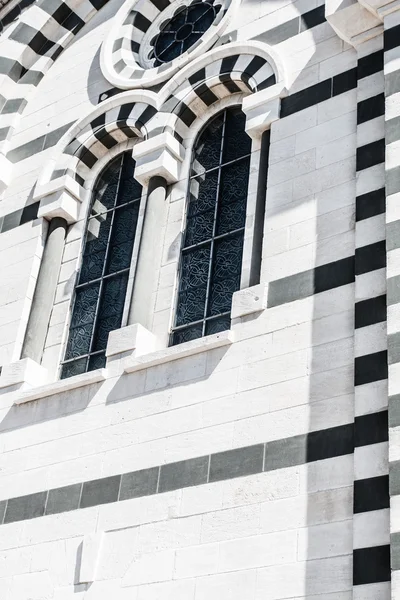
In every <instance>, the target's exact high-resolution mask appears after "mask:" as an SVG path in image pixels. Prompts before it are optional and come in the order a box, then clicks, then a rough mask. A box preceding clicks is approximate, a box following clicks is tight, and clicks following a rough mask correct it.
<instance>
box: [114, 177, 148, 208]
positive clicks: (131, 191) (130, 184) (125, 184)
mask: <svg viewBox="0 0 400 600" xmlns="http://www.w3.org/2000/svg"><path fill="white" fill-rule="evenodd" d="M141 195H142V186H141V185H140V183H139V182H138V181H136V180H135V179H133V177H132V178H131V179H125V180H123V181H121V186H120V190H119V194H118V199H117V205H120V204H125V203H126V202H131V200H140V197H141Z"/></svg>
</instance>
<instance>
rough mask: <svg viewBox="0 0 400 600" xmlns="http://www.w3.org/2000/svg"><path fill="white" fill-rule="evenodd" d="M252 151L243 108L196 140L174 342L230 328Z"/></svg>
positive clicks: (213, 124)
mask: <svg viewBox="0 0 400 600" xmlns="http://www.w3.org/2000/svg"><path fill="white" fill-rule="evenodd" d="M250 152H251V140H250V138H249V136H248V135H247V134H246V132H245V115H244V114H243V113H242V111H241V110H240V109H239V108H229V109H227V110H225V111H224V112H222V113H220V114H219V115H217V117H215V118H214V119H213V120H212V121H211V122H210V123H209V124H208V126H207V127H206V129H205V130H204V131H203V133H202V134H201V135H200V137H199V138H198V140H197V143H196V146H195V149H194V154H193V159H192V172H191V176H190V189H189V200H188V206H187V216H186V227H185V232H184V237H183V246H182V250H181V257H180V273H179V289H178V299H177V308H176V317H175V326H174V328H173V331H172V340H171V343H172V344H180V343H182V342H186V341H189V340H193V339H196V338H199V337H202V336H204V335H209V334H211V333H217V332H219V331H223V330H226V329H229V328H230V311H231V304H232V294H233V293H234V292H235V291H237V290H238V289H239V287H240V276H241V270H242V252H243V240H244V227H245V220H246V204H247V189H248V182H249V171H250Z"/></svg>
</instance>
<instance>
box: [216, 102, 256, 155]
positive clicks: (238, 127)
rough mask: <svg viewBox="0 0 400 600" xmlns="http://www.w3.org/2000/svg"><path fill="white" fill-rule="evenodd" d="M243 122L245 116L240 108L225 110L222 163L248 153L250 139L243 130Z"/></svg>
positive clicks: (244, 122)
mask: <svg viewBox="0 0 400 600" xmlns="http://www.w3.org/2000/svg"><path fill="white" fill-rule="evenodd" d="M245 124H246V116H245V114H244V113H243V112H242V111H241V110H240V109H238V108H231V109H229V110H227V113H226V125H225V134H224V149H223V153H222V156H223V162H224V163H225V162H229V161H230V160H235V159H236V158H240V157H241V156H246V154H250V152H251V139H250V137H249V136H248V135H247V133H246V132H245V129H244V128H245Z"/></svg>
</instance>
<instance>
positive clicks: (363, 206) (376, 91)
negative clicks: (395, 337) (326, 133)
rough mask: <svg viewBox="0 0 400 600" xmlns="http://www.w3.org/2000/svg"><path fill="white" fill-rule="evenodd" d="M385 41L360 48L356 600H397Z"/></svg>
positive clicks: (355, 512)
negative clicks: (393, 584) (393, 588)
mask: <svg viewBox="0 0 400 600" xmlns="http://www.w3.org/2000/svg"><path fill="white" fill-rule="evenodd" d="M382 44H383V41H382V39H381V37H380V38H375V39H373V40H371V41H370V42H367V43H365V44H363V45H361V46H360V48H359V49H358V67H357V183H356V195H357V197H356V215H355V216H356V225H355V332H354V336H355V339H354V342H355V365H354V368H355V381H354V383H355V423H354V440H355V441H354V446H355V448H354V521H353V531H354V535H353V548H354V554H353V558H354V562H353V585H354V594H353V597H354V598H355V600H358V599H359V600H361V599H364V598H371V599H372V598H375V599H376V600H378V599H379V600H389V598H390V559H389V555H390V552H389V486H388V482H389V481H388V480H389V478H388V466H387V455H388V425H387V336H386V270H385V267H386V250H385V162H384V161H385V141H384V135H385V130H384V111H385V103H384V78H383V50H382Z"/></svg>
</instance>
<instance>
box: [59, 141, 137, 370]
mask: <svg viewBox="0 0 400 600" xmlns="http://www.w3.org/2000/svg"><path fill="white" fill-rule="evenodd" d="M140 141H141V140H140V139H139V138H135V139H131V140H127V142H125V143H123V144H121V145H118V146H116V147H115V148H113V149H112V150H110V151H109V152H108V153H107V154H106V155H105V156H103V157H102V158H101V159H100V160H98V161H97V163H96V165H95V166H94V167H93V169H92V172H91V173H90V178H88V179H87V180H86V181H85V189H86V192H85V197H84V200H83V203H82V204H83V214H82V218H80V219H79V221H78V223H80V224H81V225H82V224H83V227H82V231H81V233H80V246H79V252H78V256H77V258H76V268H75V273H74V279H73V286H72V291H71V293H70V294H69V306H68V313H67V319H66V323H65V327H64V332H63V338H62V343H61V348H60V358H59V360H58V365H57V379H59V380H60V379H61V374H62V368H63V366H64V365H65V364H68V363H69V362H73V361H74V360H77V359H79V358H85V357H88V356H89V357H90V356H92V355H94V354H97V353H91V352H89V353H87V354H84V355H82V356H81V357H74V358H71V359H68V360H65V355H66V351H67V344H68V340H69V333H70V326H71V319H72V315H73V311H74V306H75V300H76V290H77V288H78V287H81V286H80V285H79V283H78V281H79V276H80V272H81V268H82V263H83V258H84V252H85V246H86V237H87V230H88V224H89V221H90V210H91V205H92V200H93V193H94V189H95V187H96V184H97V182H98V180H99V178H100V177H101V175H102V173H103V172H104V171H106V170H107V168H108V166H109V165H110V164H111V163H112V162H113V161H114V160H116V159H117V158H118V157H119V156H120V155H122V154H125V153H130V154H131V153H132V149H133V147H134V145H135V144H136V143H139V142H140ZM146 198H147V186H143V185H142V193H141V197H140V200H139V210H138V218H137V223H136V234H135V238H134V243H133V248H132V256H131V260H130V264H129V267H128V268H127V269H124V271H126V272H127V273H128V282H127V287H126V292H125V299H124V307H123V311H122V319H121V325H120V328H122V327H125V326H126V325H127V324H128V322H129V313H130V309H131V303H132V295H133V288H134V280H135V273H136V268H137V262H138V256H139V247H140V241H141V237H142V231H143V219H144V212H145V205H146ZM114 211H115V209H114ZM107 212H109V211H107ZM78 223H76V224H75V225H78ZM110 232H111V229H110ZM67 236H68V234H67ZM108 243H109V242H108ZM63 264H64V259H63V261H62V263H61V266H62V265H63ZM116 274H117V273H113V274H112V275H110V276H111V277H112V276H114V275H116ZM103 279H104V277H101V280H102V281H103ZM107 279H108V277H107ZM94 281H95V280H93V281H90V282H88V284H91V283H93V282H94ZM99 303H100V293H99V297H98V300H97V307H96V314H97V311H98V307H99ZM93 335H94V328H93V332H92V338H93ZM91 344H92V341H91ZM101 352H103V351H99V352H98V353H101ZM87 372H89V371H85V373H87Z"/></svg>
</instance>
